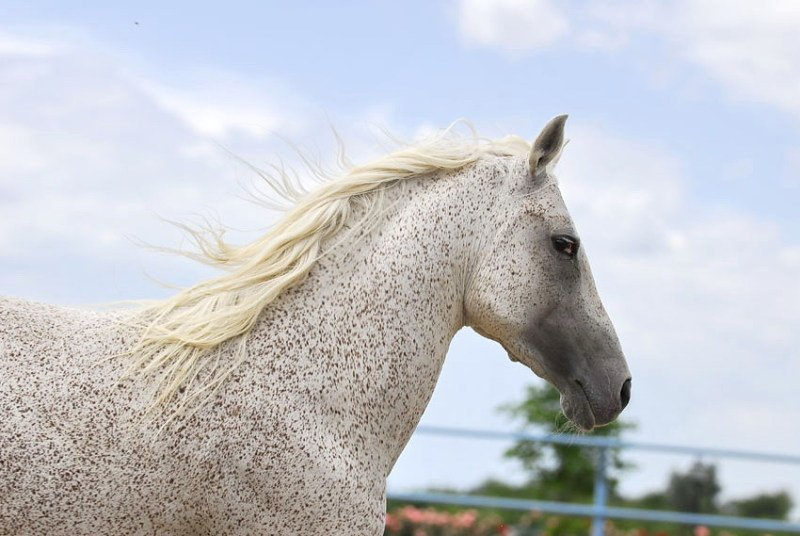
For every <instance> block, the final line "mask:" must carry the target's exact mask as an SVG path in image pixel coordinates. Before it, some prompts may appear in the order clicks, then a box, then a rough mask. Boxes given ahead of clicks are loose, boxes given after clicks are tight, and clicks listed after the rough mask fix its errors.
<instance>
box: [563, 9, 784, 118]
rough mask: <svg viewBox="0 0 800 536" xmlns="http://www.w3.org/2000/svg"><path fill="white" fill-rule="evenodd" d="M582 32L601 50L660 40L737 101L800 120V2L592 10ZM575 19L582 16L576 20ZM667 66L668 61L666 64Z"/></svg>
mask: <svg viewBox="0 0 800 536" xmlns="http://www.w3.org/2000/svg"><path fill="white" fill-rule="evenodd" d="M588 13H589V16H588V17H584V19H583V20H584V22H583V27H582V28H581V31H582V32H584V34H587V35H594V36H595V39H594V41H595V42H594V44H595V45H596V46H598V47H600V48H602V47H604V46H606V44H607V43H612V44H613V45H618V44H619V43H622V42H627V43H629V42H630V41H631V39H632V38H633V37H634V36H636V35H639V36H641V35H644V34H649V35H656V36H659V37H660V38H661V39H663V41H664V42H665V43H666V45H667V47H668V50H669V51H670V54H671V56H674V57H677V58H681V59H682V60H683V61H686V62H688V63H689V64H691V65H694V66H696V67H699V68H700V69H701V70H702V71H703V72H704V73H705V74H706V75H708V76H710V77H711V78H713V79H715V80H717V81H718V82H719V83H721V84H722V85H723V87H724V88H725V89H726V90H727V92H728V93H729V94H730V95H731V96H732V97H733V98H737V99H747V100H753V101H757V102H763V103H766V104H770V105H773V106H776V107H778V108H780V109H783V110H786V111H789V112H792V113H794V114H800V100H798V99H797V88H800V62H798V61H797V51H798V50H800V32H798V30H797V29H798V28H800V3H798V2H796V1H794V0H773V1H770V2H751V1H749V0H733V1H731V0H691V1H690V0H675V1H672V2H653V1H648V2H628V1H625V2H620V1H609V2H601V3H593V4H592V5H591V7H590V9H589V12H588ZM576 16H577V15H576ZM665 61H666V59H665Z"/></svg>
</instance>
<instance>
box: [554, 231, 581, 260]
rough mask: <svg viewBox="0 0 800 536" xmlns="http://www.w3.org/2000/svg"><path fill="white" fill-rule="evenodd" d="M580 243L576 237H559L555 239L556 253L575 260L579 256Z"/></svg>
mask: <svg viewBox="0 0 800 536" xmlns="http://www.w3.org/2000/svg"><path fill="white" fill-rule="evenodd" d="M579 245H580V242H578V239H577V238H575V237H574V236H567V235H559V236H554V237H553V247H554V248H555V250H556V251H558V252H559V253H561V254H562V255H565V256H567V257H568V258H570V259H571V258H573V257H575V255H577V254H578V246H579Z"/></svg>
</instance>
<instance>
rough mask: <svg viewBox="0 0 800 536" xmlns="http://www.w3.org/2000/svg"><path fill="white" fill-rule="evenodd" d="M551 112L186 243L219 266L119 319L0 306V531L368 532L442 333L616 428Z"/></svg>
mask: <svg viewBox="0 0 800 536" xmlns="http://www.w3.org/2000/svg"><path fill="white" fill-rule="evenodd" d="M565 120H566V116H560V117H557V118H555V119H553V120H552V121H550V122H549V123H548V124H547V125H546V126H545V128H544V129H543V130H542V133H541V134H540V135H539V137H538V138H537V139H536V141H535V143H534V144H533V145H532V146H531V144H528V143H527V142H525V141H524V140H522V139H520V138H516V137H509V138H505V139H503V140H499V141H494V142H485V141H483V142H479V141H476V140H466V141H464V140H458V139H455V138H453V137H452V136H449V135H440V136H438V137H435V138H434V139H432V140H431V141H429V142H427V143H422V144H420V145H418V146H416V147H411V148H408V149H405V150H401V151H399V152H396V153H393V154H390V155H388V156H385V157H383V158H381V159H379V160H377V161H375V162H372V163H370V164H367V165H364V166H360V167H352V168H350V169H349V170H348V171H347V172H345V173H344V174H343V176H342V177H340V178H339V179H336V180H333V181H330V182H328V183H326V184H325V185H324V186H322V187H321V189H319V190H318V191H317V192H314V193H312V194H308V195H305V196H304V197H303V198H302V199H301V200H299V201H298V203H297V204H296V206H295V207H294V208H293V209H292V210H291V211H290V212H289V213H288V214H287V215H286V216H285V218H284V219H283V220H282V221H281V222H280V223H278V224H277V225H276V226H275V227H274V228H273V229H272V230H271V231H270V232H269V233H267V235H266V236H264V237H263V238H261V239H259V240H256V241H254V242H253V243H250V244H247V245H245V246H240V247H234V246H230V245H228V244H226V243H224V242H223V241H222V240H221V239H220V237H219V236H216V237H212V239H210V240H203V239H199V242H200V245H201V251H202V254H203V257H204V259H205V260H206V261H208V262H212V263H214V264H217V265H219V266H221V267H223V268H225V273H224V274H223V275H221V276H219V277H217V278H214V279H211V280H208V281H204V282H202V283H199V284H198V285H196V286H194V287H191V288H188V289H186V290H184V291H182V292H180V293H178V294H177V295H175V296H174V297H172V298H170V299H167V300H164V301H161V302H157V303H153V304H151V305H149V306H146V307H144V309H142V310H140V311H138V312H137V313H135V314H134V315H133V316H131V313H130V312H127V313H121V312H105V313H95V312H87V311H83V310H73V309H66V308H61V307H53V306H48V305H42V304H38V303H30V302H25V301H20V300H15V299H3V300H0V411H1V412H2V418H0V534H4V535H5V534H25V535H30V534H49V535H58V534H64V535H77V534H87V535H89V534H91V535H97V534H186V535H188V534H215V535H216V534H269V535H300V534H302V535H347V536H351V535H362V534H365V535H379V534H381V533H382V530H383V524H384V515H385V485H386V477H387V475H388V474H389V472H390V471H391V469H392V466H393V465H394V463H395V461H396V460H397V457H398V456H399V455H400V452H401V451H402V450H403V447H404V446H405V444H406V442H407V441H408V439H409V437H410V436H411V434H412V432H413V431H414V428H415V426H416V425H417V422H418V421H419V419H420V416H421V415H422V412H423V411H424V409H425V406H426V404H427V403H428V400H429V399H430V397H431V394H432V392H433V389H434V385H435V384H436V380H437V377H438V375H439V371H440V369H441V367H442V362H443V360H444V357H445V354H446V352H447V347H448V344H449V343H450V340H451V339H452V338H453V335H454V334H455V333H456V332H457V331H458V330H459V329H461V328H462V327H464V326H470V327H472V328H473V329H474V330H476V331H477V332H478V333H480V334H482V335H484V336H486V337H489V338H490V339H493V340H496V341H498V342H499V343H500V344H502V345H503V347H504V348H505V349H506V350H507V351H508V354H509V356H510V357H511V359H512V360H514V361H519V362H521V363H523V364H524V365H526V366H527V367H529V368H531V369H532V370H533V371H534V372H535V373H536V374H537V375H539V376H541V377H542V378H545V379H546V380H547V381H549V382H551V383H552V384H553V385H555V386H556V387H557V388H558V389H559V391H560V392H561V393H562V399H561V400H562V407H563V410H564V413H565V414H566V415H567V417H569V419H570V420H572V421H573V422H574V423H575V424H576V425H577V426H579V427H580V428H582V429H585V430H590V429H592V428H593V427H595V426H600V425H603V424H606V423H608V422H610V421H611V420H613V419H614V418H616V416H617V415H618V414H619V413H620V411H621V410H622V409H623V408H624V406H625V405H626V404H627V402H628V399H629V397H630V377H629V372H628V368H627V365H626V363H625V359H624V357H623V354H622V351H621V349H620V346H619V342H618V340H617V337H616V335H615V333H614V329H613V327H612V325H611V322H610V321H609V319H608V317H607V315H606V312H605V311H604V309H603V306H602V304H601V302H600V299H599V298H598V296H597V293H596V291H595V286H594V282H593V280H592V275H591V273H590V270H589V264H588V262H587V259H586V255H585V253H584V250H583V248H582V247H581V245H580V241H579V239H578V235H577V233H576V231H575V228H574V226H573V223H572V221H571V219H570V216H569V214H568V213H567V210H566V208H565V206H564V202H563V200H562V198H561V194H560V192H559V189H558V186H557V184H556V180H555V179H554V178H553V177H552V176H551V174H550V168H551V167H552V165H553V164H554V163H555V162H556V160H557V159H558V156H559V154H560V151H561V148H562V145H563V139H564V138H563V129H564V122H565ZM275 186H276V187H280V185H279V184H275Z"/></svg>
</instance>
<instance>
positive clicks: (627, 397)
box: [619, 378, 631, 409]
mask: <svg viewBox="0 0 800 536" xmlns="http://www.w3.org/2000/svg"><path fill="white" fill-rule="evenodd" d="M619 396H620V400H621V401H622V409H625V406H627V405H628V402H630V401H631V379H630V378H628V379H627V380H625V383H623V384H622V391H621V392H620V394H619Z"/></svg>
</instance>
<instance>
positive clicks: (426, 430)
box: [387, 426, 800, 536]
mask: <svg viewBox="0 0 800 536" xmlns="http://www.w3.org/2000/svg"><path fill="white" fill-rule="evenodd" d="M416 433H417V434H420V435H435V436H451V437H460V438H468V439H484V440H516V441H519V440H525V441H534V442H537V443H550V444H560V445H574V446H584V447H591V448H594V449H596V450H597V454H598V463H597V466H596V472H595V487H594V502H593V503H592V504H574V503H565V502H556V501H536V500H528V499H509V498H502V497H484V496H477V495H463V494H454V493H394V492H391V491H390V492H389V493H388V494H387V497H388V498H389V499H390V500H397V501H406V502H417V503H435V504H451V505H458V506H470V507H478V508H480V507H484V508H498V509H503V510H519V511H531V510H536V511H540V512H546V513H553V514H561V515H572V516H579V517H591V518H592V532H591V534H592V536H602V534H603V530H604V526H605V522H606V520H607V519H626V520H633V521H659V522H668V523H680V524H687V525H706V526H711V527H727V528H740V529H751V530H764V531H771V532H787V533H795V534H800V523H795V522H788V521H778V520H772V519H755V518H747V517H734V516H722V515H706V514H691V513H686V512H671V511H664V510H645V509H639V508H620V507H615V506H608V504H607V502H608V477H607V472H606V471H607V460H608V451H609V450H617V449H631V450H646V451H651V452H661V453H667V454H688V455H693V456H709V457H718V458H738V459H746V460H752V461H758V462H762V463H780V464H792V465H800V456H795V455H788V454H773V453H766V452H755V451H745V450H732V449H712V448H700V447H692V446H679V445H663V444H657V443H640V442H634V441H623V440H620V439H616V438H610V437H600V436H579V435H566V434H559V435H541V434H529V433H525V432H496V431H490V430H472V429H466V428H450V427H441V426H419V427H417V431H416Z"/></svg>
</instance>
